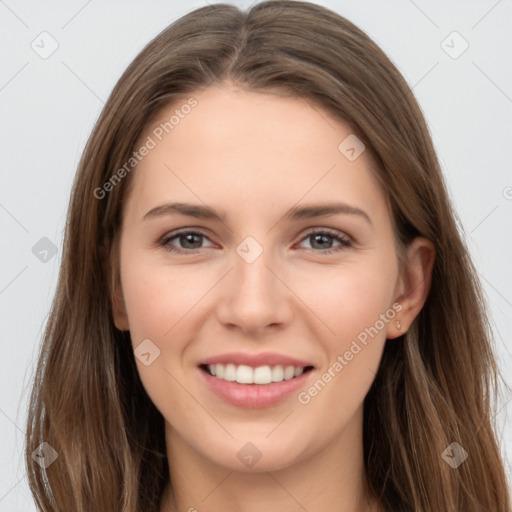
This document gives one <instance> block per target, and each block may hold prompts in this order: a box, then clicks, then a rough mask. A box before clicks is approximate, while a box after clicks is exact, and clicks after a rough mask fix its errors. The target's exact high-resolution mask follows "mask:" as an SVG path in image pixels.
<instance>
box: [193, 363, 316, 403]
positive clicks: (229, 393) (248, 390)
mask: <svg viewBox="0 0 512 512" xmlns="http://www.w3.org/2000/svg"><path fill="white" fill-rule="evenodd" d="M198 370H199V372H200V373H201V374H202V376H203V378H204V379H205V381H206V384H207V386H208V387H209V388H210V389H211V390H212V391H213V392H214V393H215V394H216V395H217V396H218V397H220V398H222V399H223V400H225V401H226V402H228V403H230V404H231V405H234V406H235V407H244V408H246V409H262V408H263V407H270V406H272V405H275V404H277V403H279V402H281V401H282V400H284V399H285V398H287V397H288V396H290V395H291V394H292V393H293V392H294V391H297V390H298V389H299V388H300V387H301V386H303V385H304V383H305V381H306V379H308V378H309V375H310V373H312V372H313V370H309V371H307V372H306V373H303V374H302V375H299V376H298V377H294V378H293V379H290V380H283V381H281V382H272V383H270V384H239V383H238V382H229V381H227V380H224V379H218V378H217V377H214V376H212V375H210V374H209V373H208V372H206V371H204V370H202V369H201V368H198Z"/></svg>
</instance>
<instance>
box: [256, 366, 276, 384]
mask: <svg viewBox="0 0 512 512" xmlns="http://www.w3.org/2000/svg"><path fill="white" fill-rule="evenodd" d="M252 380H253V383H254V384H270V383H271V382H272V370H271V369H270V366H258V368H254V371H253V375H252Z"/></svg>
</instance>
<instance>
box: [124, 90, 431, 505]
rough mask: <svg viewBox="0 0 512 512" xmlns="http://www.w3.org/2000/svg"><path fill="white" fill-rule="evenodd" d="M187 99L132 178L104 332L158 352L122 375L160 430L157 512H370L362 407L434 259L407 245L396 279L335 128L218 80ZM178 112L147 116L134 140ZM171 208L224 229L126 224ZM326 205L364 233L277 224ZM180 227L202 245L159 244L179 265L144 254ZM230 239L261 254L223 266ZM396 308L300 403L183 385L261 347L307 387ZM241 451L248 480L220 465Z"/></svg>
mask: <svg viewBox="0 0 512 512" xmlns="http://www.w3.org/2000/svg"><path fill="white" fill-rule="evenodd" d="M193 96H194V97H195V98H196V99H197V101H198V105H197V106H196V107H195V108H194V109H193V110H192V111H191V112H190V113H189V114H188V115H187V116H186V117H185V118H184V119H182V120H180V123H179V125H177V126H176V127H175V128H174V129H173V130H172V131H171V132H170V133H169V134H168V135H167V136H165V137H164V138H163V140H162V141H161V142H159V143H158V144H157V146H156V147H155V148H154V149H152V150H151V151H150V152H149V154H148V155H147V156H146V157H145V158H144V159H143V160H142V161H141V162H140V164H139V165H138V167H137V170H136V171H134V173H133V176H131V179H132V180H133V182H132V183H131V184H130V185H131V186H130V192H129V194H128V196H127V201H126V203H125V207H124V211H123V225H122V230H121V237H120V245H119V258H120V283H119V286H118V289H117V290H116V293H115V297H116V298H115V299H114V308H115V323H116V326H117V327H118V328H119V329H122V330H130V334H131V339H132V343H133V346H134V348H135V347H137V346H138V345H139V344H140V343H141V342H142V340H145V339H150V340H151V341H152V342H153V343H154V344H155V345H156V346H157V347H158V348H159V349H160V356H159V357H157V358H156V359H155V360H154V361H153V362H152V363H151V364H150V365H148V366H145V365H143V364H142V363H141V362H140V361H139V360H138V359H137V365H138V370H139V373H140V377H141V379H142V382H143V384H144V387H145V389H146V390H147V393H148V394H149V397H150V398H151V400H152V401H153V402H154V404H155V405H156V407H157V408H158V409H159V410H160V412H161V413H162V415H163V417H164V419H165V422H166V446H167V453H168V458H169V461H170V462H169V469H170V474H171V484H172V486H168V487H167V489H166V492H165V493H164V496H163V498H162V504H161V512H170V511H175V510H180V511H187V510H190V511H192V510H198V511H199V512H200V511H202V510H208V511H220V510H222V511H224V512H230V511H237V512H240V511H242V512H256V511H261V510H267V511H270V512H272V511H279V512H288V511H290V512H291V511H296V510H298V509H300V508H301V507H303V508H304V509H306V510H324V511H344V512H355V511H373V510H380V509H379V507H378V504H377V503H376V502H375V500H373V499H371V498H369V497H367V496H365V492H364V469H363V444H362V418H363V400H364V397H365V395H366V393H367V392H368V390H369V388H370V386H371V384H372V381H373V379H374V376H375V372H376V371H377V368H378V365H379V362H380V358H381V355H382V351H383V348H384V344H385V343H393V341H392V340H393V338H396V337H397V336H400V335H401V334H403V333H405V332H406V330H407V328H408V326H410V324H411V323H412V321H413V320H414V318H415V316H416V315H417V314H418V313H419V311H420V310H421V307H422V306H423V304H424V302H425V299H426V297H427V294H428V290H429V287H430V276H431V270H432V264H433V260H434V247H433V245H432V244H431V243H430V242H429V241H428V240H425V239H423V238H417V239H416V240H415V241H414V242H413V244H411V246H410V247H409V248H408V252H407V265H406V267H405V269H404V272H403V273H400V272H399V267H398V261H397V254H396V251H395V245H394V235H393V228H392V223H391V216H390V212H389V210H388V207H387V202H386V199H385V196H384V194H383V192H382V190H381V189H380V188H379V186H378V183H377V181H376V179H375V176H374V174H373V173H374V171H373V170H372V166H374V162H373V161H372V158H371V155H370V154H369V151H364V152H363V153H362V154H361V155H360V156H359V157H358V158H357V159H356V160H355V161H352V162H351V161H349V160H348V159H347V158H346V157H345V156H344V155H343V154H342V153H341V152H340V151H339V150H338V146H339V144H340V142H341V141H343V140H344V139H345V138H346V137H347V136H348V135H349V134H350V133H352V132H351V129H350V127H349V126H348V125H346V124H343V123H341V122H340V121H337V120H335V119H334V118H332V117H331V116H330V115H329V114H328V113H326V112H325V111H323V110H322V109H321V108H319V107H318V106H316V105H315V106H314V108H313V106H312V104H311V103H310V102H308V101H305V100H303V99H300V98H296V97H285V96H282V95H281V96H280V95H276V94H270V93H255V92H246V91H242V90H240V89H238V88H237V87H235V86H234V85H233V84H231V83H226V84H223V85H221V86H220V85H215V86H212V87H209V88H207V89H204V90H202V91H198V92H197V93H196V94H194V95H193ZM184 103H185V100H184V101H183V103H181V104H184ZM179 106H180V105H179V104H173V105H170V106H168V107H167V108H165V109H164V110H163V111H161V112H160V113H159V114H158V116H157V117H156V118H155V119H154V120H153V121H152V123H151V125H150V126H148V127H146V129H145V130H144V133H143V134H142V135H141V138H140V141H141V143H142V142H143V141H144V140H145V139H146V137H147V136H148V135H151V133H152V130H153V129H154V127H155V126H157V125H158V124H159V123H160V122H162V121H165V120H167V119H169V117H170V116H171V115H172V113H173V112H174V110H175V109H176V108H179ZM175 201H179V202H189V203H194V204H199V205H204V204H206V205H208V206H210V207H212V208H214V209H215V210H217V211H224V212H225V213H226V219H225V221H224V222H221V221H217V220H212V219H197V218H192V217H188V216H184V215H182V214H174V215H173V214H167V215H161V216H155V217H152V218H149V219H145V220H144V219H143V217H144V215H145V214H146V213H147V212H148V211H149V210H151V209H152V208H154V207H156V206H160V205H162V204H165V203H170V202H175ZM330 201H342V202H345V203H347V204H350V205H353V206H355V207H357V208H360V209H361V210H364V211H365V212H366V213H367V214H368V216H369V217H370V219H371V224H370V223H369V222H367V221H366V220H365V219H364V218H363V217H362V216H361V215H350V214H335V215H328V216H322V217H316V218H310V219H302V220H288V219H285V218H284V215H285V213H286V212H287V210H288V209H289V208H291V207H292V206H295V205H297V204H298V205H299V206H303V205H310V204H316V203H325V202H330ZM181 228H193V229H194V230H197V229H200V230H201V231H202V232H204V233H205V234H206V237H204V238H202V237H201V236H199V237H196V238H195V239H193V240H192V245H190V244H189V245H187V240H186V239H185V240H183V238H182V239H181V241H180V238H179V237H176V238H174V239H172V240H171V241H169V240H168V246H169V245H170V246H172V247H175V248H178V249H181V250H182V251H188V252H187V253H183V254H177V253H172V252H170V251H169V250H167V249H166V248H165V247H164V246H162V245H159V244H158V241H159V240H161V239H162V237H163V236H164V235H166V234H172V233H173V232H175V231H176V230H178V229H181ZM312 228H329V229H330V230H335V231H336V232H338V233H339V234H340V235H341V236H344V237H345V238H349V239H350V240H351V241H352V246H351V247H344V246H342V245H341V244H340V242H338V241H336V239H334V238H329V237H327V240H326V241H325V240H324V241H322V239H321V238H320V241H319V242H318V237H316V238H315V237H312V236H310V235H311V229H312ZM247 236H252V237H253V238H254V239H255V240H256V241H257V242H258V244H259V245H260V246H261V247H262V248H263V253H262V254H261V255H260V256H259V257H258V258H257V259H256V260H255V261H254V262H252V263H248V262H247V261H245V260H244V259H243V258H242V257H240V256H239V254H238V253H237V252H236V249H237V247H238V246H239V244H240V243H241V242H242V241H243V240H244V239H245V238H246V237H247ZM168 238H169V237H168ZM194 244H195V245H194ZM322 244H323V245H322ZM195 247H199V248H195ZM336 249H337V251H336ZM251 250H252V249H251ZM329 250H330V251H332V252H331V253H330V254H326V253H327V252H328V251H329ZM333 250H334V251H333ZM397 302H398V303H400V304H401V306H402V309H401V311H400V312H399V313H397V314H396V316H395V317H394V319H392V320H390V321H389V322H387V323H385V326H384V328H382V329H380V330H379V332H378V334H377V335H375V336H374V337H373V338H370V339H369V342H368V343H367V345H366V346H364V347H363V349H362V350H361V351H360V352H359V353H357V355H356V356H354V358H353V359H352V360H351V361H350V362H348V364H347V365H346V366H344V368H343V369H342V371H340V372H339V373H337V374H336V377H335V378H333V379H332V380H331V381H330V382H329V383H328V384H327V385H326V386H325V387H324V388H323V389H322V390H321V392H319V393H318V394H317V395H316V396H315V397H314V398H312V399H311V401H310V402H309V403H307V404H301V403H299V401H298V399H297V394H296V393H294V394H292V395H291V396H290V397H288V398H287V399H285V400H284V401H283V402H281V403H279V404H277V405H274V406H272V407H267V408H264V409H258V410H249V409H242V408H239V407H235V406H232V405H230V404H227V403H226V402H224V401H222V400H221V399H220V398H218V397H217V396H216V395H214V394H213V393H212V392H211V391H210V390H209V389H208V388H207V387H206V386H205V384H204V383H203V382H202V379H200V378H198V370H197V364H198V362H199V361H200V360H201V359H203V358H205V357H207V356H212V355H217V354H221V353H225V352H232V351H241V352H250V353H256V352H263V351H267V350H271V351H276V352H279V353H282V354H289V355H292V356H294V357H298V358H300V359H305V360H306V361H310V362H311V363H312V364H313V365H314V366H315V368H314V370H313V371H312V372H310V374H309V377H308V380H307V382H306V384H305V385H304V387H303V388H302V389H303V390H307V389H308V388H309V387H310V386H311V385H312V384H313V383H314V382H316V381H317V380H318V379H319V378H320V377H321V375H322V374H324V372H326V371H327V370H328V369H329V367H332V365H333V363H334V362H335V361H336V360H337V357H338V356H340V355H342V356H343V354H344V353H345V352H346V351H347V350H348V349H349V348H350V346H351V343H352V341H353V340H355V339H356V337H357V335H358V334H359V333H361V331H363V330H364V329H365V327H370V326H373V325H374V324H375V323H376V320H378V319H379V315H381V314H383V313H385V312H386V311H389V310H390V309H391V310H392V305H393V304H395V303H397ZM396 319H399V320H400V322H401V326H402V327H401V330H399V329H398V328H397V325H396ZM386 340H389V341H386ZM247 442H251V443H252V444H253V445H255V446H256V447H257V449H258V450H259V452H261V454H262V457H261V459H260V460H259V461H258V462H257V463H256V464H255V465H253V466H252V467H247V466H245V465H244V464H243V463H242V462H241V461H240V460H239V458H238V457H237V453H238V451H239V450H240V449H241V448H242V447H243V446H244V445H245V444H246V443H247ZM171 489H172V490H171Z"/></svg>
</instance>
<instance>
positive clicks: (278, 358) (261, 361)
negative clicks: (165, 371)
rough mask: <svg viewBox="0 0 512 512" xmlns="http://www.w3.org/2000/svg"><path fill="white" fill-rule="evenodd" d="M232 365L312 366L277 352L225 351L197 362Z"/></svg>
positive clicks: (255, 366)
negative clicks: (249, 352) (248, 352)
mask: <svg viewBox="0 0 512 512" xmlns="http://www.w3.org/2000/svg"><path fill="white" fill-rule="evenodd" d="M229 363H232V364H234V365H237V366H238V365H241V364H243V365H247V366H251V367H253V368H257V367H258V366H267V365H268V366H277V365H282V366H295V367H300V368H305V367H306V366H313V365H312V364H311V363H308V362H307V361H303V360H300V359H297V358H295V357H290V356H287V355H284V354H278V353H277V352H261V353H259V354H247V353H244V352H227V353H225V354H219V355H217V356H212V357H208V358H207V359H204V360H203V361H201V362H200V363H199V364H200V365H210V364H229Z"/></svg>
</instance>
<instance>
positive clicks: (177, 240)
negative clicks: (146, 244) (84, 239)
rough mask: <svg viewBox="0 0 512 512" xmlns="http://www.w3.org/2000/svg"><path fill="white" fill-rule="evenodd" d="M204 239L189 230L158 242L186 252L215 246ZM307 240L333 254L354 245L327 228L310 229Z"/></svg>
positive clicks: (198, 233)
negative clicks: (334, 244) (206, 243)
mask: <svg viewBox="0 0 512 512" xmlns="http://www.w3.org/2000/svg"><path fill="white" fill-rule="evenodd" d="M204 240H209V238H208V237H207V236H206V235H205V234H204V233H202V232H200V231H191V230H188V231H181V232H178V233H176V232H175V233H170V234H168V235H165V236H164V237H163V238H162V239H161V240H160V241H159V242H158V245H160V246H162V247H164V248H165V250H167V251H169V252H174V253H181V254H186V253H191V252H194V251H197V250H199V249H203V248H204V247H212V246H213V244H210V245H209V246H203V245H202V244H203V242H204ZM306 240H310V241H311V243H310V245H311V247H310V248H307V247H306V249H308V250H312V251H314V252H320V253H321V254H331V253H335V252H339V251H342V250H344V249H346V248H349V247H352V241H351V240H350V239H349V238H348V237H346V236H344V235H342V234H341V233H339V232H337V231H332V230H329V229H326V228H322V229H315V230H313V231H310V232H309V233H308V234H307V235H306V236H305V237H303V238H302V240H301V242H304V241H306ZM333 241H334V242H338V246H334V247H333ZM176 244H179V245H180V246H181V247H176ZM317 249H318V250H317Z"/></svg>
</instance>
